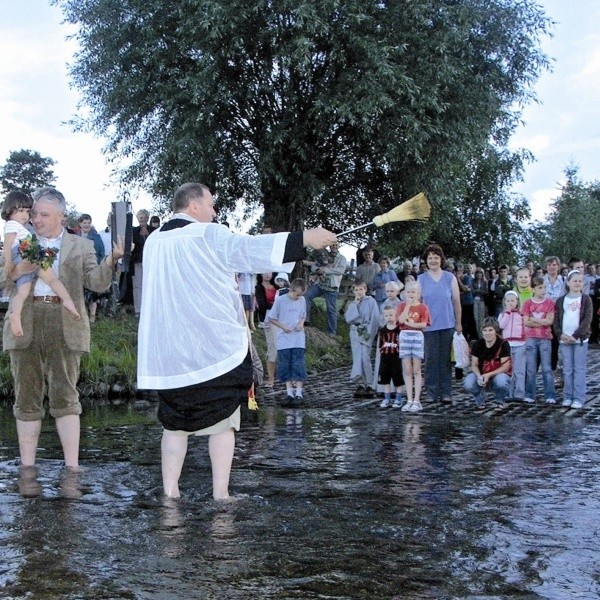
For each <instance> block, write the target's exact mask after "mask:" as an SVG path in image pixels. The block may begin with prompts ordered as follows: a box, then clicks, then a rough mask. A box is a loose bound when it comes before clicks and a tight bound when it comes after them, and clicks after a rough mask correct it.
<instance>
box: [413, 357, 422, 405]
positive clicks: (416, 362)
mask: <svg viewBox="0 0 600 600" xmlns="http://www.w3.org/2000/svg"><path fill="white" fill-rule="evenodd" d="M412 372H413V376H414V378H415V402H421V390H422V389H423V374H422V373H421V359H420V358H413V359H412ZM411 383H412V381H411Z"/></svg>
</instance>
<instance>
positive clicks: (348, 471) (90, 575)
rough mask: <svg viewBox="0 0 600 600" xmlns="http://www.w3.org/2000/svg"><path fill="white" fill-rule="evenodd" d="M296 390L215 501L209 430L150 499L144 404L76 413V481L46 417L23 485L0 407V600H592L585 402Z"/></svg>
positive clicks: (596, 453)
mask: <svg viewBox="0 0 600 600" xmlns="http://www.w3.org/2000/svg"><path fill="white" fill-rule="evenodd" d="M307 403H308V405H309V406H308V407H307V408H304V409H302V410H293V409H281V408H278V407H277V406H276V405H275V402H274V401H273V400H266V401H264V402H263V403H262V406H261V412H260V415H259V417H258V419H254V420H253V421H251V422H246V423H245V424H244V425H243V430H242V432H240V434H239V435H238V444H237V450H236V458H235V462H234V470H233V474H232V486H231V490H232V492H233V493H234V494H236V496H237V499H236V500H235V501H231V502H226V503H215V502H213V501H212V500H211V495H210V473H209V463H208V456H207V452H206V440H204V439H200V440H194V441H193V442H192V443H191V450H190V453H189V454H188V458H187V460H186V463H185V466H184V472H183V475H182V480H181V488H182V494H183V496H184V497H183V498H182V499H181V500H180V501H177V502H173V501H171V502H165V501H164V500H163V499H162V495H161V489H160V464H159V461H160V458H159V439H160V428H159V427H158V425H157V424H156V422H155V419H154V416H153V411H152V410H149V411H146V412H144V411H137V410H135V409H133V408H131V407H125V406H119V407H114V406H104V407H98V408H93V409H90V408H88V409H87V415H86V418H85V420H84V422H83V426H84V429H83V435H82V451H81V459H82V466H83V470H82V472H81V473H80V474H79V476H78V479H73V477H72V474H69V473H65V472H63V469H62V467H61V461H60V457H61V454H60V450H59V447H58V440H57V436H56V433H55V431H54V429H53V424H52V423H51V422H49V421H48V422H45V425H44V430H43V433H42V438H41V449H40V451H39V464H38V469H37V478H36V479H33V480H31V479H30V480H24V478H23V477H20V471H19V466H18V462H17V461H16V460H15V456H16V453H17V445H16V439H15V433H14V424H13V420H12V415H11V412H10V408H9V407H8V406H3V407H2V408H1V409H0V434H1V438H0V468H1V473H0V597H1V598H12V599H21V598H23V599H25V598H27V599H30V598H36V599H37V598H40V599H44V600H45V599H54V598H61V599H63V598H64V599H76V598H110V599H117V598H131V599H170V598H173V599H179V598H185V599H187V598H218V599H221V598H224V599H236V598H260V599H263V598H264V599H270V598H273V599H287V598H336V599H343V598H369V599H371V598H374V599H377V598H409V599H410V598H415V599H428V598H473V599H476V598H477V599H483V598H532V599H533V598H555V599H561V600H563V599H566V598H569V599H571V598H584V599H592V598H598V597H600V567H599V566H598V559H599V558H600V552H599V551H598V540H599V535H598V533H599V531H598V530H599V529H600V519H599V517H600V494H599V493H598V480H599V474H600V465H599V461H598V458H599V457H600V424H599V422H598V421H596V420H595V419H590V418H586V417H585V416H582V415H583V411H581V412H580V413H579V414H578V413H576V412H575V411H565V410H561V409H559V408H553V409H550V408H546V407H539V408H538V407H535V408H534V409H531V410H524V411H522V412H520V411H519V410H513V411H510V410H509V411H508V412H506V413H502V414H497V413H494V412H493V411H489V412H486V413H483V414H481V413H475V412H474V411H473V410H472V409H471V408H469V410H467V409H464V410H461V409H454V410H451V411H449V412H444V411H443V410H441V409H440V410H437V411H430V412H428V411H427V410H426V411H424V413H423V414H417V415H407V414H406V413H400V412H399V411H391V410H390V411H381V410H379V409H378V408H377V402H376V401H359V402H357V401H355V400H352V399H350V398H347V399H345V398H343V397H339V396H338V398H337V399H332V400H331V401H328V399H327V398H321V399H320V400H318V401H313V402H311V401H310V398H309V400H308V402H307ZM36 486H39V487H38V488H37V489H36ZM29 494H32V495H33V497H27V495H29ZM36 494H37V495H36Z"/></svg>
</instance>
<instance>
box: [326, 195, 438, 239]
mask: <svg viewBox="0 0 600 600" xmlns="http://www.w3.org/2000/svg"><path fill="white" fill-rule="evenodd" d="M430 214H431V204H429V200H427V196H425V194H424V193H423V192H421V193H419V194H417V195H416V196H413V197H412V198H410V199H409V200H407V201H406V202H403V203H402V204H398V206H396V207H395V208H392V210H389V211H388V212H386V213H383V214H382V215H377V216H376V217H375V218H374V219H373V220H372V221H371V222H370V223H365V224H364V225H359V226H358V227H354V229H348V231H344V232H342V233H338V235H337V237H338V238H339V237H341V236H343V235H347V234H348V233H354V232H355V231H359V230H360V229H364V228H365V227H369V226H371V225H375V226H376V227H382V226H383V225H387V224H388V223H397V222H399V221H426V220H427V219H429V215H430Z"/></svg>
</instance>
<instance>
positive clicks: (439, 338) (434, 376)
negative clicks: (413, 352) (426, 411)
mask: <svg viewBox="0 0 600 600" xmlns="http://www.w3.org/2000/svg"><path fill="white" fill-rule="evenodd" d="M424 335H425V388H426V389H427V395H428V397H429V400H433V401H435V400H441V399H442V398H450V397H451V396H452V363H451V362H450V349H451V348H452V336H453V335H454V328H451V329H438V330H437V331H425V332H424Z"/></svg>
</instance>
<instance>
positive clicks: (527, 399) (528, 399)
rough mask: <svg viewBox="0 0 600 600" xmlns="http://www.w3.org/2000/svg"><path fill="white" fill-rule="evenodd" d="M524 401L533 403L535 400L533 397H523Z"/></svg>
mask: <svg viewBox="0 0 600 600" xmlns="http://www.w3.org/2000/svg"><path fill="white" fill-rule="evenodd" d="M524 402H527V404H533V403H534V402H535V400H534V399H533V398H525V399H524Z"/></svg>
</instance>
